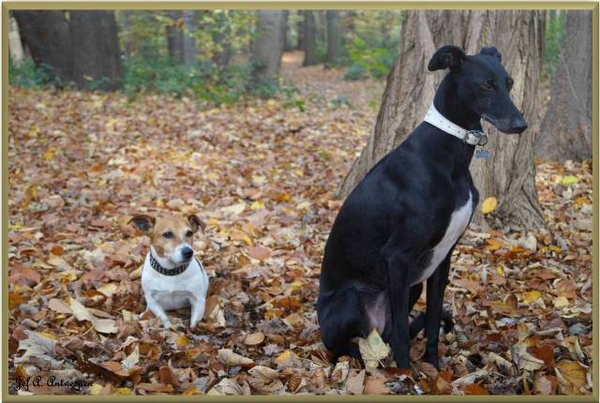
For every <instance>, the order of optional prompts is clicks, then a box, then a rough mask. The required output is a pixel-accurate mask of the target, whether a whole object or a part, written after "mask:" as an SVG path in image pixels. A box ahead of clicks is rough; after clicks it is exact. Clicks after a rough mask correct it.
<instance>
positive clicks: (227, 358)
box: [217, 348, 254, 367]
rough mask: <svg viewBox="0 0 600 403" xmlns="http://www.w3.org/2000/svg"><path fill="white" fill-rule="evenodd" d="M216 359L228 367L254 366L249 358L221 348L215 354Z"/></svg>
mask: <svg viewBox="0 0 600 403" xmlns="http://www.w3.org/2000/svg"><path fill="white" fill-rule="evenodd" d="M217 359H218V360H219V361H220V362H222V363H223V364H225V365H228V366H230V367H232V366H236V365H240V366H242V367H248V366H252V365H254V361H253V360H252V359H250V358H246V357H244V356H241V355H239V354H236V353H234V352H233V350H231V349H228V348H222V349H220V350H219V351H218V353H217Z"/></svg>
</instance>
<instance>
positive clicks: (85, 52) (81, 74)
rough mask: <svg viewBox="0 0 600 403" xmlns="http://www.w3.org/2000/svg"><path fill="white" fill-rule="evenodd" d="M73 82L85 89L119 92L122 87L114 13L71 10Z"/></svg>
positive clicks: (121, 66)
mask: <svg viewBox="0 0 600 403" xmlns="http://www.w3.org/2000/svg"><path fill="white" fill-rule="evenodd" d="M70 13H71V21H70V24H69V28H70V32H71V43H72V45H73V52H74V55H73V80H74V81H75V84H76V85H77V87H78V88H81V89H101V90H105V91H113V90H117V89H119V88H120V87H121V85H122V79H123V64H122V62H121V55H120V52H119V40H118V37H117V21H116V20H115V14H114V11H98V10H94V11H79V10H77V11H71V12H70Z"/></svg>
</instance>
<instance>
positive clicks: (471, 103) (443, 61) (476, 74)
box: [427, 45, 527, 133]
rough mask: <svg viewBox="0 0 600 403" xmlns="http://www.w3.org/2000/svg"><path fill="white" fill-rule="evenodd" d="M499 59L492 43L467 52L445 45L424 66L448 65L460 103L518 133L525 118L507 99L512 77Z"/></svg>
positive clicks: (525, 126) (502, 128) (499, 126)
mask: <svg viewBox="0 0 600 403" xmlns="http://www.w3.org/2000/svg"><path fill="white" fill-rule="evenodd" d="M501 61H502V56H501V55H500V53H498V50H497V49H496V48H495V47H487V48H483V49H481V51H480V53H479V54H478V55H472V56H467V55H466V54H465V52H464V51H463V50H462V49H461V48H459V47H458V46H452V45H446V46H442V47H441V48H440V49H438V50H437V51H436V52H435V54H434V55H433V57H432V58H431V60H430V61H429V65H428V66H427V68H428V69H429V70H430V71H434V70H441V69H446V68H448V69H450V77H451V78H452V79H453V80H454V81H455V83H456V91H457V95H458V98H459V101H460V102H461V103H462V104H463V106H464V107H466V108H467V109H468V110H470V111H472V112H473V113H475V114H477V115H478V116H480V117H482V118H483V119H485V120H487V121H488V122H490V123H491V124H493V125H494V126H496V128H498V130H500V131H502V132H504V133H521V132H523V131H524V130H525V129H526V128H527V122H526V121H525V119H523V116H522V115H521V113H520V112H519V110H518V109H517V108H516V107H515V104H514V103H513V102H512V100H511V99H510V94H509V92H510V89H511V88H512V85H513V80H512V78H510V76H509V75H508V73H507V72H506V70H504V67H502V64H501Z"/></svg>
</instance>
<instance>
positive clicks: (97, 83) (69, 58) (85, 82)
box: [14, 10, 123, 90]
mask: <svg viewBox="0 0 600 403" xmlns="http://www.w3.org/2000/svg"><path fill="white" fill-rule="evenodd" d="M68 13H69V18H68V19H67V18H66V17H67V16H66V12H65V11H28V10H17V11H15V12H14V15H15V18H16V19H17V22H18V24H19V29H20V33H21V36H22V38H23V41H24V42H25V44H26V45H27V47H28V48H29V51H30V53H31V56H32V58H33V60H34V62H35V64H36V66H37V67H42V66H48V68H49V70H50V73H51V75H52V76H53V78H55V79H58V80H60V81H64V82H68V81H73V82H75V84H76V85H77V87H78V88H81V89H89V88H94V89H103V90H115V89H118V88H120V86H121V81H122V77H123V66H122V63H121V57H120V54H119V43H118V38H117V24H116V20H115V16H114V12H112V11H70V12H68Z"/></svg>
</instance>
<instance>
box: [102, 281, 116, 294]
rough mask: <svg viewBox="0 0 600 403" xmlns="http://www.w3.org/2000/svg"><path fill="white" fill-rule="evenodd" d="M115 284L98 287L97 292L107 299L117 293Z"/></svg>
mask: <svg viewBox="0 0 600 403" xmlns="http://www.w3.org/2000/svg"><path fill="white" fill-rule="evenodd" d="M117 288H118V286H117V284H115V283H106V284H103V285H101V286H100V287H98V291H100V292H101V293H102V294H104V295H106V296H107V297H112V296H113V295H114V294H115V293H116V292H117Z"/></svg>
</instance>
